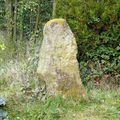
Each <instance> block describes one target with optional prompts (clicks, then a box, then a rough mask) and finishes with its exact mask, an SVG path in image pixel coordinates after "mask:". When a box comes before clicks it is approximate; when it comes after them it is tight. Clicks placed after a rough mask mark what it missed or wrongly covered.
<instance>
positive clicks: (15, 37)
mask: <svg viewBox="0 0 120 120" xmlns="http://www.w3.org/2000/svg"><path fill="white" fill-rule="evenodd" d="M17 2H18V1H17V0H15V3H14V5H15V6H14V7H15V9H14V30H13V41H14V42H16V41H17Z"/></svg>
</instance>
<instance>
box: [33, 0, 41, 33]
mask: <svg viewBox="0 0 120 120" xmlns="http://www.w3.org/2000/svg"><path fill="white" fill-rule="evenodd" d="M39 18H40V0H38V11H37V16H36V23H35V31H34V32H36V31H37V30H38V25H39Z"/></svg>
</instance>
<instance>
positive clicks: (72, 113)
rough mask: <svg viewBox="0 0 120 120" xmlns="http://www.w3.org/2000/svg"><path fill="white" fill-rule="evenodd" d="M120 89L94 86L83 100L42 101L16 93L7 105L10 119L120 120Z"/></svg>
mask: <svg viewBox="0 0 120 120" xmlns="http://www.w3.org/2000/svg"><path fill="white" fill-rule="evenodd" d="M119 90H120V89H119V88H118V89H115V88H113V89H107V90H106V89H97V88H93V89H91V90H89V91H88V97H89V100H88V101H82V102H80V101H72V100H68V101H67V100H63V99H62V98H61V97H60V96H58V97H50V98H47V99H46V100H44V102H40V101H39V100H34V98H33V97H31V96H29V97H28V96H25V95H24V96H20V95H17V94H15V93H12V94H11V95H9V97H8V99H9V101H8V103H7V106H6V108H5V109H6V110H7V111H8V113H9V117H10V120H120V92H119ZM4 93H5V91H4V92H3V94H4ZM28 98H29V99H28Z"/></svg>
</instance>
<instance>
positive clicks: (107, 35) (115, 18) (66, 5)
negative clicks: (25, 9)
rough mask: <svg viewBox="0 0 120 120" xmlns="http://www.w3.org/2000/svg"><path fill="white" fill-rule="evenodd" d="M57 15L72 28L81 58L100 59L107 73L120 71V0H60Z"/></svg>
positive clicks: (103, 69) (81, 59)
mask: <svg viewBox="0 0 120 120" xmlns="http://www.w3.org/2000/svg"><path fill="white" fill-rule="evenodd" d="M56 17H62V18H65V19H67V21H68V23H69V25H70V27H71V28H72V30H73V32H74V35H75V37H76V39H77V45H78V60H79V62H80V61H82V62H86V61H89V60H90V61H94V62H95V61H99V63H100V64H101V66H103V67H102V71H103V73H104V74H112V75H116V74H119V72H120V71H119V68H120V31H119V29H120V0H101V1H100V0H87V1H85V0H64V1H61V0H57V7H56Z"/></svg>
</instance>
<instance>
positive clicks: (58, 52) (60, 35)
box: [37, 19, 85, 98]
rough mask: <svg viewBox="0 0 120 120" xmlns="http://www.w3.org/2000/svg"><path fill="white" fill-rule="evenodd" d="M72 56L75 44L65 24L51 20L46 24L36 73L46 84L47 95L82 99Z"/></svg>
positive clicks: (74, 52)
mask: <svg viewBox="0 0 120 120" xmlns="http://www.w3.org/2000/svg"><path fill="white" fill-rule="evenodd" d="M76 55H77V45H76V40H75V37H74V35H73V33H72V31H71V30H70V27H69V26H68V24H67V23H66V21H65V20H64V19H53V20H50V21H49V22H48V23H46V25H45V27H44V39H43V43H42V46H41V50H40V55H39V65H38V69H37V73H38V75H39V78H40V79H41V80H44V81H45V82H46V86H47V92H48V94H49V95H58V94H61V95H62V96H63V97H65V98H66V97H67V98H68V97H70V98H73V97H74V98H75V97H76V98H79V97H85V90H84V87H83V86H82V83H81V79H80V75H79V66H78V62H77V59H76Z"/></svg>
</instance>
